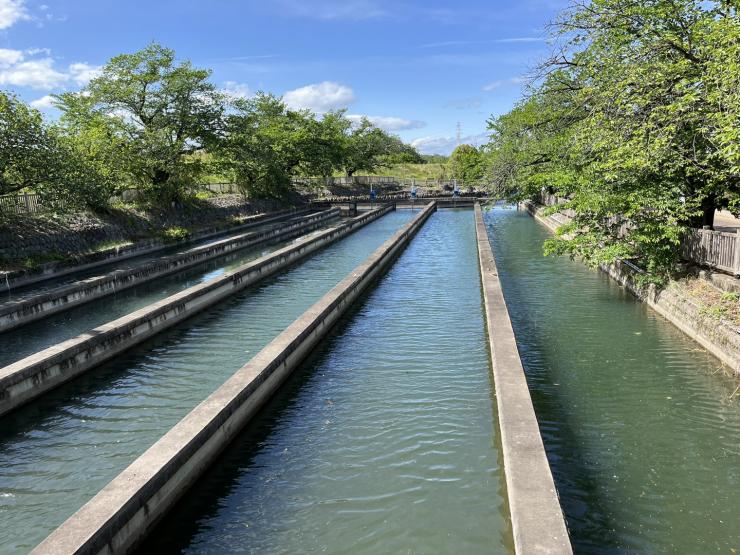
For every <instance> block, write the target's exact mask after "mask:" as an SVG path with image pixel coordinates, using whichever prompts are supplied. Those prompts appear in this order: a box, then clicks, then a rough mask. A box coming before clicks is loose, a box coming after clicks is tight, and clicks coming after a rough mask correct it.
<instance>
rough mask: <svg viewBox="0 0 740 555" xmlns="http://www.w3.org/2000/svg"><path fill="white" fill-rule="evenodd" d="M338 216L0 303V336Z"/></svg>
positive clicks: (307, 219) (325, 214)
mask: <svg viewBox="0 0 740 555" xmlns="http://www.w3.org/2000/svg"><path fill="white" fill-rule="evenodd" d="M339 215H340V212H339V210H338V209H331V210H325V211H322V212H318V213H315V214H311V215H308V216H304V217H302V218H300V219H295V220H291V221H289V222H287V223H285V225H283V226H280V227H277V228H274V229H270V230H266V231H253V232H247V233H241V234H239V235H235V236H231V237H227V238H225V239H222V240H220V241H216V242H213V243H209V244H207V245H202V246H200V247H195V248H192V249H189V250H187V251H185V252H180V253H176V254H173V255H170V256H165V257H162V258H159V259H155V260H152V261H150V262H147V263H144V264H141V265H137V266H134V267H132V268H126V269H121V270H115V271H113V272H109V273H108V274H105V275H102V276H98V277H93V278H89V279H85V280H81V281H79V282H77V283H73V284H70V285H67V286H63V287H59V288H57V289H52V290H50V291H46V292H43V293H40V294H38V295H33V296H31V297H29V298H27V299H22V300H19V301H15V302H9V303H4V304H2V305H0V333H2V332H4V331H7V330H10V329H14V328H17V327H20V326H23V325H25V324H28V323H30V322H33V321H36V320H40V319H42V318H45V317H47V316H49V315H51V314H56V313H58V312H62V311H64V310H68V309H70V308H73V307H75V306H79V305H81V304H84V303H87V302H90V301H93V300H95V299H99V298H101V297H104V296H106V295H112V294H113V293H116V292H118V291H123V290H124V289H128V288H130V287H134V286H136V285H141V284H142V283H146V282H148V281H151V280H153V279H156V278H160V277H163V276H166V275H169V274H172V273H175V272H179V271H182V270H185V269H187V268H190V267H192V266H195V265H197V264H201V263H203V262H206V261H208V260H212V259H214V258H217V257H219V256H223V255H225V254H228V253H230V252H234V251H238V250H241V249H244V248H247V247H253V246H256V245H259V244H262V243H266V242H269V241H274V240H280V239H286V238H290V237H297V236H298V235H300V234H301V233H304V232H305V231H309V230H311V229H316V228H317V227H319V226H321V225H323V224H324V223H325V222H327V221H329V220H331V219H333V218H338V217H339ZM267 222H269V220H262V223H267Z"/></svg>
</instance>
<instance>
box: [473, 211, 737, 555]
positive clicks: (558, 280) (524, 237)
mask: <svg viewBox="0 0 740 555" xmlns="http://www.w3.org/2000/svg"><path fill="white" fill-rule="evenodd" d="M486 220H487V223H488V227H489V234H490V236H491V239H492V241H493V248H494V250H495V254H496V261H497V265H498V269H499V273H500V276H501V279H502V283H503V288H504V294H505V296H506V300H507V304H508V306H509V311H510V313H511V319H512V323H513V325H514V330H515V333H516V338H517V342H518V345H519V349H520V352H521V355H522V360H523V362H524V366H525V368H526V372H527V378H528V381H529V385H530V388H531V389H532V393H533V398H534V402H535V408H536V411H537V416H538V419H539V421H540V428H541V430H542V433H543V436H544V441H545V446H546V449H547V451H548V456H549V459H550V464H551V466H552V469H553V472H554V475H555V481H556V483H557V487H558V491H559V494H560V499H561V502H562V504H563V507H564V510H565V512H566V515H567V520H568V526H569V528H570V530H571V535H572V539H573V543H574V546H575V548H576V551H577V552H579V553H641V554H643V553H692V554H693V553H735V552H737V551H740V403H738V402H737V401H731V400H730V397H731V395H732V393H733V390H734V388H735V387H736V384H735V382H734V380H732V379H730V378H728V377H727V376H726V375H725V374H724V373H723V372H722V370H721V368H720V363H719V362H718V361H717V359H715V358H714V357H712V356H710V355H709V354H707V353H706V352H705V351H704V350H703V349H701V348H700V347H699V346H698V345H697V344H696V343H694V342H693V341H691V340H689V339H688V338H686V337H685V336H684V335H683V334H682V333H681V332H680V331H678V330H677V329H676V328H675V327H673V326H672V325H671V324H670V323H668V322H667V321H665V320H664V319H663V318H662V317H660V316H659V315H657V314H655V313H654V312H653V311H651V310H650V309H648V308H647V307H645V305H643V304H641V303H639V302H637V301H635V300H634V299H633V297H632V296H631V295H630V294H629V293H628V292H625V291H624V290H623V289H622V288H620V287H619V286H617V285H615V284H614V283H613V282H611V281H610V280H609V279H608V278H606V277H605V276H604V275H602V274H599V273H597V272H595V271H590V270H588V269H587V268H585V267H584V266H583V265H582V264H580V263H578V262H573V261H570V260H567V259H562V258H560V259H553V258H545V257H543V256H542V241H543V240H544V239H545V238H546V237H547V236H548V233H547V231H546V230H545V228H544V227H543V226H541V225H540V224H538V223H537V222H536V221H535V220H534V219H533V218H531V217H530V216H529V215H527V214H526V213H522V212H516V211H514V210H507V209H501V208H498V209H495V210H493V211H491V212H488V213H487V214H486Z"/></svg>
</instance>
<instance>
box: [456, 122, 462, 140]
mask: <svg viewBox="0 0 740 555" xmlns="http://www.w3.org/2000/svg"><path fill="white" fill-rule="evenodd" d="M461 142H462V123H460V122H459V121H458V122H457V146H460V143H461Z"/></svg>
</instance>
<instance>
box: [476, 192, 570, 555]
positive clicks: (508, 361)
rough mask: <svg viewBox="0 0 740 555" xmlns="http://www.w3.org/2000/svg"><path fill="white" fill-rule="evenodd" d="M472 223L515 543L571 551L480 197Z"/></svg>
mask: <svg viewBox="0 0 740 555" xmlns="http://www.w3.org/2000/svg"><path fill="white" fill-rule="evenodd" d="M475 229H476V233H477V236H478V260H479V263H480V272H481V284H482V287H483V299H484V302H485V312H486V326H487V328H488V341H489V346H490V349H491V362H492V367H493V381H494V386H495V388H496V405H497V408H498V424H499V434H500V437H501V445H502V447H503V458H504V474H505V476H506V490H507V495H508V500H509V508H510V511H511V524H512V528H513V531H514V547H515V549H516V553H518V554H520V555H530V554H538V553H548V554H568V553H572V552H573V550H572V548H571V545H570V538H569V537H568V529H567V527H566V524H565V518H564V516H563V511H562V509H561V507H560V501H559V500H558V493H557V490H556V489H555V482H554V481H553V478H552V473H551V471H550V465H549V463H548V462H547V455H546V454H545V447H544V445H543V443H542V437H541V436H540V429H539V426H538V424H537V416H536V415H535V412H534V406H533V405H532V398H531V397H530V394H529V387H528V386H527V379H526V376H525V374H524V368H523V367H522V362H521V359H520V358H519V350H518V349H517V345H516V339H515V337H514V330H513V328H512V326H511V320H510V319H509V311H508V309H507V307H506V301H505V299H504V294H503V291H502V289H501V282H500V281H499V278H498V270H497V268H496V261H495V259H494V257H493V251H492V249H491V244H490V241H489V240H488V233H487V232H486V225H485V223H484V221H483V213H482V211H481V207H480V204H478V203H476V205H475Z"/></svg>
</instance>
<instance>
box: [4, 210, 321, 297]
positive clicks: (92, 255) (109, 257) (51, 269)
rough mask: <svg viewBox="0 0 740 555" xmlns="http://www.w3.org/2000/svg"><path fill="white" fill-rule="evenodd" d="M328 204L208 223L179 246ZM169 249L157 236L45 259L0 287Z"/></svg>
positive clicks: (11, 274) (15, 272) (16, 272)
mask: <svg viewBox="0 0 740 555" xmlns="http://www.w3.org/2000/svg"><path fill="white" fill-rule="evenodd" d="M328 207H329V205H328V203H311V204H310V205H309V206H307V207H303V208H289V209H285V210H279V211H272V212H264V213H261V214H255V215H253V216H247V217H245V218H243V219H242V223H240V224H238V225H235V226H232V227H228V228H224V227H223V226H222V225H221V226H211V227H208V228H205V229H200V230H198V231H194V232H193V233H192V234H191V236H190V237H189V238H188V240H186V241H183V242H182V243H180V245H182V246H187V245H188V244H192V243H195V242H198V241H203V240H207V239H214V238H217V237H221V236H224V235H229V234H233V233H238V232H241V231H246V230H247V229H251V228H254V227H257V226H260V225H264V224H267V223H271V222H277V221H280V220H283V219H285V218H289V217H292V216H299V215H301V214H307V213H309V212H315V211H317V210H321V209H326V208H328ZM171 248H172V245H170V244H167V243H165V242H163V241H162V240H161V239H149V240H142V241H136V242H135V243H134V244H131V245H125V246H121V247H111V248H108V249H103V250H100V251H96V252H89V253H84V254H78V255H76V256H74V257H73V259H72V260H70V261H66V262H49V263H46V264H42V265H41V266H39V268H37V269H24V270H11V271H7V272H0V288H2V289H3V290H5V291H12V290H13V289H17V288H19V287H26V286H29V285H33V284H36V283H40V282H44V281H48V280H50V279H56V278H59V277H63V276H66V275H69V274H73V273H77V272H80V271H85V270H91V269H93V268H97V267H99V266H106V265H109V264H115V263H117V262H122V261H124V260H128V259H129V258H134V257H137V256H144V255H149V254H154V253H157V252H162V251H165V250H168V249H171Z"/></svg>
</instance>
